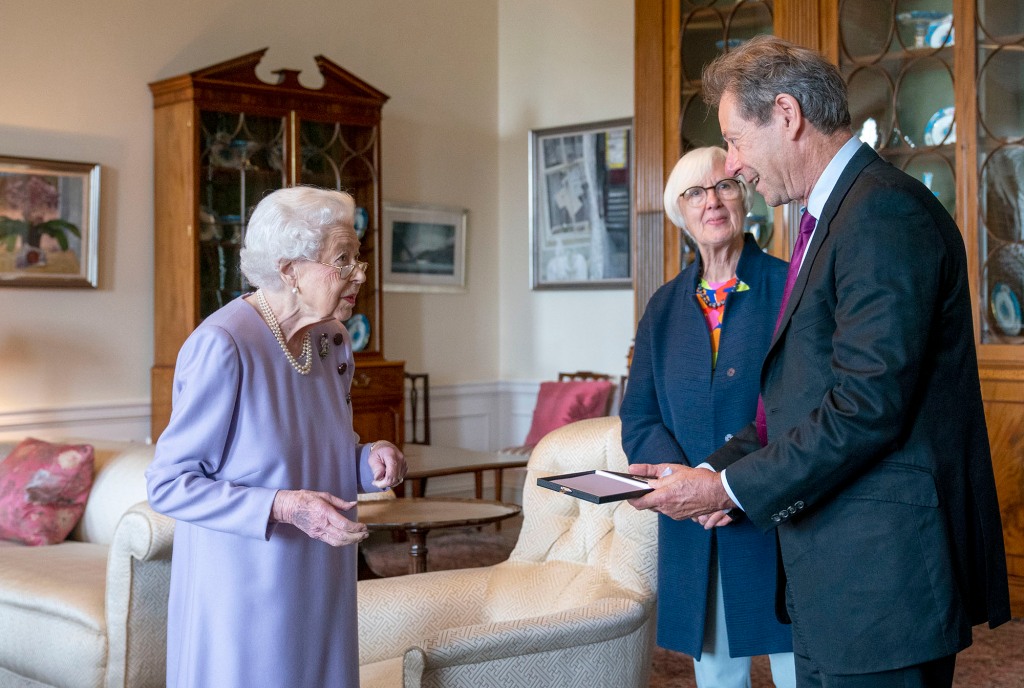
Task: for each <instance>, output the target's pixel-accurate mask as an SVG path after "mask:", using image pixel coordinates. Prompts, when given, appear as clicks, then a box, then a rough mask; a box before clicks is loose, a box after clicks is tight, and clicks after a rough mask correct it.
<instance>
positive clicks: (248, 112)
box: [150, 49, 404, 444]
mask: <svg viewBox="0 0 1024 688" xmlns="http://www.w3.org/2000/svg"><path fill="white" fill-rule="evenodd" d="M265 52H266V50H265V49H264V50H260V51H256V52H253V53H249V54H247V55H243V56H241V57H238V58H236V59H234V60H228V61H226V62H222V63H219V64H216V65H213V66H210V67H207V68H205V69H200V70H197V71H195V72H191V73H189V74H184V75H181V76H177V77H172V78H170V79H163V80H161V81H158V82H155V83H152V84H150V89H151V91H152V93H153V107H154V171H155V175H154V183H155V250H156V264H155V275H154V282H155V284H154V301H155V305H154V333H155V337H154V365H153V370H152V436H153V439H154V440H155V439H156V438H157V436H158V435H159V434H160V432H161V431H162V430H163V428H164V427H165V426H166V423H167V420H168V418H169V416H170V388H171V382H172V379H173V372H174V363H175V359H176V357H177V352H178V349H179V348H180V347H181V345H182V343H183V342H184V341H185V338H186V337H187V336H188V335H189V333H191V331H192V330H193V329H194V328H195V327H196V326H197V325H198V324H199V323H200V322H201V321H202V320H203V319H204V318H205V317H206V316H208V315H209V314H210V313H212V312H213V311H215V310H216V309H217V308H220V307H221V306H223V305H224V304H225V303H227V302H228V301H230V300H231V299H234V298H237V297H238V296H240V295H242V294H244V293H246V292H248V291H249V290H250V287H249V285H248V284H247V283H246V282H245V279H244V277H243V276H242V274H241V272H240V271H239V266H238V262H239V260H238V256H239V250H240V248H241V246H242V243H243V241H244V238H245V227H246V224H247V222H248V218H249V215H250V213H251V212H252V210H253V208H254V207H255V206H256V204H257V203H258V202H259V200H260V199H261V198H263V197H264V196H265V195H266V194H267V193H269V192H271V191H273V190H276V189H280V188H284V187H287V186H293V185H296V184H308V185H312V186H318V187H322V188H331V189H340V190H343V191H346V192H348V193H349V194H351V195H352V196H353V198H354V199H355V203H356V206H357V210H356V218H355V224H356V230H357V234H359V235H360V242H361V247H360V253H361V259H362V260H365V261H367V262H368V263H369V264H370V269H369V271H368V274H367V280H366V283H365V284H364V285H363V287H362V289H361V290H360V292H359V296H358V298H357V302H356V308H355V314H354V315H353V317H352V318H351V319H350V320H349V321H348V322H347V323H346V325H347V326H348V328H349V331H350V333H352V336H353V348H354V349H355V350H356V352H357V353H356V367H357V372H356V375H355V377H354V379H353V389H352V396H353V410H354V411H353V416H354V420H353V422H354V425H355V427H356V431H357V432H358V433H359V434H360V436H361V437H365V438H371V439H388V440H391V441H393V442H395V443H398V444H400V443H401V442H402V432H403V420H402V419H403V413H404V411H403V403H402V398H403V394H404V387H403V383H404V375H403V374H404V364H403V363H402V362H401V361H387V360H385V358H384V337H383V331H382V321H383V318H382V315H383V303H382V290H381V285H380V270H381V256H380V252H379V250H378V248H377V247H378V245H379V232H380V218H381V209H382V201H381V191H380V159H381V154H380V120H381V108H382V106H383V104H384V102H385V101H386V100H387V96H386V95H385V94H383V93H381V92H380V91H378V90H377V89H375V88H373V87H372V86H370V85H369V84H366V83H365V82H363V81H361V80H359V79H358V78H357V77H355V76H353V75H352V74H349V73H348V72H346V71H345V70H344V69H342V68H341V67H339V66H338V65H336V64H334V63H333V62H331V61H330V60H327V59H326V58H324V57H322V56H318V57H316V58H315V62H316V64H317V67H318V68H319V71H320V75H321V76H322V77H323V85H322V86H321V87H319V88H315V89H311V88H306V87H305V86H303V85H301V84H300V83H299V80H298V72H297V71H295V70H290V69H282V70H279V71H276V72H274V73H275V74H276V75H277V77H278V79H277V82H276V83H267V82H264V81H262V80H261V79H260V78H259V77H258V76H257V75H256V67H257V65H258V64H259V62H260V60H261V59H262V58H263V55H264V53H265ZM193 228H196V229H195V230H194V229H193Z"/></svg>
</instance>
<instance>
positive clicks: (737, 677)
mask: <svg viewBox="0 0 1024 688" xmlns="http://www.w3.org/2000/svg"><path fill="white" fill-rule="evenodd" d="M717 555H718V553H717V552H716V551H714V550H712V557H711V568H712V572H711V573H712V575H713V576H714V578H715V588H714V594H713V595H712V592H711V590H710V589H709V590H708V594H709V595H711V596H712V597H714V599H713V600H712V599H709V600H708V612H707V619H706V621H705V622H704V648H703V652H702V653H701V658H700V659H699V660H696V659H695V660H693V673H694V676H695V677H696V679H697V688H750V657H730V656H729V633H728V630H727V629H726V624H725V602H724V597H723V595H722V576H721V574H720V573H719V571H718V556H717ZM708 587H709V588H710V586H708ZM768 661H769V663H770V664H771V668H772V681H773V682H774V683H775V686H776V688H796V666H795V664H794V662H793V653H792V652H779V653H776V654H773V655H768Z"/></svg>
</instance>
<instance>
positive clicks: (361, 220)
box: [355, 206, 370, 239]
mask: <svg viewBox="0 0 1024 688" xmlns="http://www.w3.org/2000/svg"><path fill="white" fill-rule="evenodd" d="M369 226H370V214H369V213H367V212H366V208H364V207H362V206H359V207H358V208H356V216H355V227H356V236H357V237H358V238H359V239H362V238H363V235H364V234H366V228H367V227H369Z"/></svg>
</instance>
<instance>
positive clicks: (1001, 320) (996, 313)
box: [991, 282, 1021, 337]
mask: <svg viewBox="0 0 1024 688" xmlns="http://www.w3.org/2000/svg"><path fill="white" fill-rule="evenodd" d="M991 306H992V317H993V318H995V320H996V326H997V327H998V328H999V329H1000V330H1001V331H1002V333H1003V334H1005V335H1007V336H1008V337H1016V336H1017V335H1019V334H1020V330H1021V313H1020V301H1018V300H1017V295H1016V294H1014V293H1013V290H1012V289H1010V287H1009V285H1007V284H1003V283H1002V282H996V284H995V286H994V287H992V300H991Z"/></svg>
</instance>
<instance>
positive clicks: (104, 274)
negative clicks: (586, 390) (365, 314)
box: [0, 0, 632, 428]
mask: <svg viewBox="0 0 1024 688" xmlns="http://www.w3.org/2000/svg"><path fill="white" fill-rule="evenodd" d="M0 26H3V27H4V39H3V40H2V41H0V84H2V85H3V94H4V95H3V98H2V99H0V155H12V156H30V157H42V158H55V159H62V160H81V161H88V162H99V163H101V164H102V166H103V180H102V200H101V208H100V265H99V279H100V287H99V289H97V290H79V289H73V290H58V289H15V288H0V425H4V422H3V421H4V419H5V418H7V419H14V421H11V422H8V423H7V424H6V427H8V428H10V427H13V426H14V425H17V423H18V422H20V421H21V420H25V419H28V420H29V421H30V420H31V418H32V417H33V414H37V412H43V413H46V412H50V411H54V412H57V413H60V412H66V411H67V409H78V410H77V411H76V412H75V413H77V414H78V416H80V417H87V416H88V415H89V410H88V409H89V408H92V407H97V408H99V407H102V408H103V409H114V410H113V411H109V412H107V411H104V412H105V413H108V415H118V414H122V413H123V414H124V415H125V416H132V415H133V414H134V415H138V414H139V410H140V409H144V408H145V405H146V404H148V399H149V368H150V365H151V364H152V348H153V347H152V283H153V282H152V277H151V271H152V265H153V254H152V253H153V240H152V197H153V193H152V186H153V179H152V104H151V99H150V93H149V90H148V88H147V86H146V84H147V83H149V82H151V81H154V80H157V79H161V78H165V77H169V76H173V75H176V74H180V73H183V72H187V71H191V70H194V69H197V68H200V67H204V66H207V65H210V64H213V63H216V62H219V61H222V60H225V59H229V58H233V57H236V56H238V55H241V54H244V53H247V52H250V51H253V50H257V49H260V48H263V47H267V46H269V48H270V49H269V51H268V52H267V55H266V57H265V58H264V62H263V63H262V64H261V66H260V75H261V76H262V77H264V78H268V79H269V78H271V74H270V71H271V70H272V69H277V68H282V67H287V68H294V69H301V70H303V76H302V79H303V81H304V83H306V84H307V85H310V86H315V85H316V84H317V77H318V74H317V72H316V68H315V65H314V64H313V61H312V57H313V55H316V54H323V55H325V56H327V57H328V58H330V59H331V60H333V61H335V62H337V63H338V64H340V65H342V66H343V67H345V68H346V69H348V70H349V71H351V72H353V73H354V74H356V75H357V76H359V77H360V78H362V79H364V80H366V81H367V82H369V83H370V84H372V85H373V86H375V87H377V88H379V89H381V90H382V91H384V92H385V93H387V94H389V95H390V96H391V100H390V101H389V102H388V103H387V105H386V106H385V108H384V124H383V158H384V160H383V166H384V170H383V185H384V198H385V199H386V200H391V201H412V202H420V203H436V204H443V205H455V206H461V207H465V208H467V209H468V210H469V218H470V220H469V227H470V229H469V236H468V269H467V279H468V285H469V289H468V291H467V292H466V293H463V294H443V295H442V294H396V293H388V294H387V295H386V316H385V322H384V327H385V340H386V344H385V348H386V353H387V355H388V357H389V358H392V359H405V360H406V361H407V362H408V368H409V369H410V370H423V371H427V372H429V373H430V374H431V381H432V382H433V383H436V384H442V385H459V384H463V383H479V382H488V383H491V382H496V381H497V382H500V381H502V380H538V379H544V378H549V377H550V376H551V375H553V373H554V372H555V371H557V370H559V369H567V368H585V367H589V368H594V369H599V370H606V371H608V372H620V370H621V369H622V368H623V367H624V356H625V353H626V349H627V348H628V345H629V340H630V337H631V334H632V333H631V329H632V306H631V297H630V294H629V292H628V291H598V292H545V293H534V292H531V291H530V290H529V285H528V263H527V258H528V255H527V245H528V229H527V228H528V218H527V210H526V208H527V203H526V189H527V175H526V170H527V166H526V151H527V132H528V130H529V129H530V128H533V127H544V126H553V125H557V124H564V123H570V122H584V121H592V120H597V119H605V118H610V117H622V116H629V115H630V114H631V109H632V3H631V2H629V1H628V0H559V2H557V3H548V2H536V1H534V0H329V1H328V0H324V1H317V0H294V1H293V2H288V3H281V2H272V1H270V0H203V1H202V2H197V1H194V0H182V1H179V2H174V3H168V2H156V1H155V0H96V1H94V2H86V3H74V2H68V1H58V2H38V0H4V1H3V2H2V3H0ZM117 409H122V411H118V410H117ZM104 412H97V414H98V415H102V413H104ZM27 424H28V425H31V423H30V422H29V423H27Z"/></svg>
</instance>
